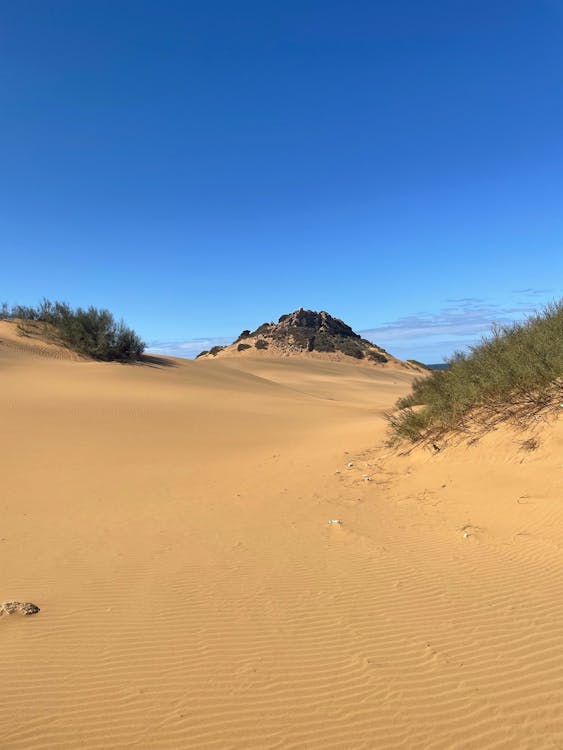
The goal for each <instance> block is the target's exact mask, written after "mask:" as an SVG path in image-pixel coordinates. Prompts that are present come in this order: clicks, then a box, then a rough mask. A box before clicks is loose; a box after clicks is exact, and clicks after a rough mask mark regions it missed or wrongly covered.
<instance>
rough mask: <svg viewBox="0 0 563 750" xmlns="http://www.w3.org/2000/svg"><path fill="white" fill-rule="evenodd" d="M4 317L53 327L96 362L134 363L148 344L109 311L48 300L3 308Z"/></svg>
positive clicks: (74, 346) (65, 342)
mask: <svg viewBox="0 0 563 750" xmlns="http://www.w3.org/2000/svg"><path fill="white" fill-rule="evenodd" d="M2 314H3V315H2V316H3V317H5V318H12V319H18V320H20V321H38V322H42V323H46V324H49V325H51V326H52V327H53V329H54V330H55V332H56V335H57V336H58V337H59V338H60V340H61V341H62V342H63V343H64V344H65V345H66V346H68V347H69V348H70V349H73V350H74V351H77V352H79V353H80V354H85V355H86V356H89V357H92V358H94V359H99V360H104V361H112V360H117V361H121V362H130V361H134V360H138V359H140V358H141V356H142V354H143V352H144V350H145V344H144V342H143V341H142V340H141V339H140V338H139V336H138V335H137V334H136V333H135V331H133V330H132V329H131V328H128V327H127V326H126V325H125V323H124V322H123V321H116V320H115V319H114V317H113V315H112V314H111V313H110V312H109V310H100V309H98V308H95V307H89V308H88V309H87V310H85V309H83V308H81V307H78V308H77V309H76V310H73V309H72V308H71V307H70V306H69V305H67V304H66V303H64V302H51V301H50V300H47V299H44V300H43V301H42V302H41V303H40V304H39V305H38V306H37V307H26V306H22V305H15V306H14V307H12V308H11V309H8V308H7V306H6V305H4V306H2Z"/></svg>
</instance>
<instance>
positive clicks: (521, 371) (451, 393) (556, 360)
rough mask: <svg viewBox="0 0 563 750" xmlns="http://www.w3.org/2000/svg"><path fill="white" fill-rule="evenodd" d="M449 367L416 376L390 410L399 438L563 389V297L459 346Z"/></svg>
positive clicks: (524, 405) (531, 403) (525, 406)
mask: <svg viewBox="0 0 563 750" xmlns="http://www.w3.org/2000/svg"><path fill="white" fill-rule="evenodd" d="M448 365H449V369H447V370H433V371H432V374H431V375H430V376H429V377H425V378H419V379H417V380H415V382H414V385H413V389H412V392H411V393H410V394H409V395H408V396H406V397H405V398H402V399H400V400H399V401H398V402H397V408H398V409H399V411H398V412H396V413H394V414H391V415H389V416H388V420H389V422H390V425H391V428H392V432H393V435H394V438H395V439H396V440H397V439H402V438H405V439H407V440H411V441H417V440H422V439H427V438H432V437H434V436H436V435H437V434H440V433H442V432H444V431H448V430H454V429H460V428H463V427H464V426H465V422H466V419H467V417H468V415H469V414H470V413H471V412H474V411H475V409H481V410H482V411H484V412H485V413H489V414H496V413H498V412H499V411H502V410H503V409H505V407H507V406H509V407H510V408H515V407H518V408H519V409H521V410H524V412H525V411H526V410H529V411H533V410H537V409H538V408H541V407H543V406H545V405H547V404H548V403H549V402H550V400H551V399H552V397H553V392H554V389H555V390H556V391H557V392H559V391H560V390H561V389H563V385H562V382H561V379H562V378H563V300H560V301H559V302H555V303H552V304H550V305H548V306H547V307H546V308H545V310H544V311H543V312H541V313H539V314H537V315H534V316H532V317H530V318H529V319H528V320H526V321H525V322H523V323H515V324H513V325H507V326H496V327H495V328H494V329H493V331H492V335H491V336H490V337H489V338H486V339H483V340H482V341H481V343H480V344H478V345H476V346H473V347H470V350H469V353H467V354H466V353H462V352H458V353H457V354H455V355H454V356H453V357H452V358H451V359H450V360H449V361H448Z"/></svg>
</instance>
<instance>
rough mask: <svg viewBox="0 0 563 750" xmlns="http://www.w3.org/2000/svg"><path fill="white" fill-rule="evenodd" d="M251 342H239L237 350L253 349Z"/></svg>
mask: <svg viewBox="0 0 563 750" xmlns="http://www.w3.org/2000/svg"><path fill="white" fill-rule="evenodd" d="M251 348H252V347H251V346H250V344H239V345H238V346H237V352H243V351H244V350H245V349H251Z"/></svg>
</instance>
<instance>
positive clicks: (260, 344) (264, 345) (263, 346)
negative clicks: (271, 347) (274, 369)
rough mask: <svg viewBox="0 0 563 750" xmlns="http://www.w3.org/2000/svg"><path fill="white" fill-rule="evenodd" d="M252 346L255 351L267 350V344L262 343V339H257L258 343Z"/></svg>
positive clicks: (265, 342)
mask: <svg viewBox="0 0 563 750" xmlns="http://www.w3.org/2000/svg"><path fill="white" fill-rule="evenodd" d="M254 346H255V347H256V348H257V349H267V348H268V342H267V341H264V339H258V341H257V342H256V343H255V344H254Z"/></svg>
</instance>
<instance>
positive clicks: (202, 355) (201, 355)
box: [196, 349, 209, 359]
mask: <svg viewBox="0 0 563 750" xmlns="http://www.w3.org/2000/svg"><path fill="white" fill-rule="evenodd" d="M206 354H209V349H205V350H204V351H202V352H200V353H199V354H198V355H197V356H196V359H199V358H200V357H205V355H206Z"/></svg>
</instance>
